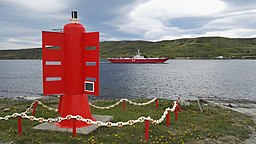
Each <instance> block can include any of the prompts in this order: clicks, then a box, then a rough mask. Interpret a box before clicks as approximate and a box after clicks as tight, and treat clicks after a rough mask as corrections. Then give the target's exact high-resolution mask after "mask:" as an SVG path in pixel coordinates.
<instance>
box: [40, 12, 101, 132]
mask: <svg viewBox="0 0 256 144" xmlns="http://www.w3.org/2000/svg"><path fill="white" fill-rule="evenodd" d="M70 21H71V22H70V23H69V24H66V25H65V26H64V31H62V32H49V31H43V32H42V57H43V94H44V95H50V94H61V97H60V103H59V109H58V111H59V114H60V116H61V117H66V116H67V115H80V116H82V117H84V118H90V119H93V117H92V115H91V112H90V106H89V102H88V96H87V95H88V94H90V95H94V96H98V95H99V33H98V32H91V33H88V32H86V31H85V28H84V26H83V25H82V24H80V23H79V20H78V18H77V12H76V11H72V18H71V20H70ZM72 124H73V123H72V121H71V120H65V121H62V122H60V123H58V125H59V126H60V127H68V128H71V127H72ZM76 125H77V127H83V126H86V125H87V124H86V123H84V122H81V121H77V124H76Z"/></svg>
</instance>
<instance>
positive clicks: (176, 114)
mask: <svg viewBox="0 0 256 144" xmlns="http://www.w3.org/2000/svg"><path fill="white" fill-rule="evenodd" d="M174 114H175V120H176V121H177V120H178V110H177V108H175V110H174Z"/></svg>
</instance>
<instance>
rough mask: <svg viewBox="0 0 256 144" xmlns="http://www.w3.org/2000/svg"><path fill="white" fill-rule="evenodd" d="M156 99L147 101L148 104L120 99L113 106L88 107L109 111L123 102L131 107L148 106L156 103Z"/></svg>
mask: <svg viewBox="0 0 256 144" xmlns="http://www.w3.org/2000/svg"><path fill="white" fill-rule="evenodd" d="M156 100H157V98H153V99H152V100H150V101H148V102H145V103H136V102H133V101H130V100H128V99H120V100H119V101H118V102H116V103H115V104H113V105H110V106H105V107H102V106H96V105H93V104H91V103H89V104H90V106H92V107H93V108H97V109H102V110H103V109H110V108H114V107H115V106H118V105H119V104H120V103H122V102H123V101H127V102H128V103H129V104H132V105H136V106H145V105H149V104H151V103H153V102H154V101H156Z"/></svg>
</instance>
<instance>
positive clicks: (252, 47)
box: [0, 37, 256, 59]
mask: <svg viewBox="0 0 256 144" xmlns="http://www.w3.org/2000/svg"><path fill="white" fill-rule="evenodd" d="M137 48H139V49H140V50H141V52H142V54H143V55H145V56H146V57H169V58H183V59H184V58H191V59H193V58H194V59H212V58H214V57H218V56H223V57H224V58H228V59H236V58H239V59H240V58H250V59H255V58H256V38H223V37H199V38H184V39H177V40H165V41H158V42H149V41H105V42H101V43H100V55H101V58H103V59H105V58H107V57H131V56H133V55H135V53H136V52H137ZM41 55H42V54H41V48H37V49H24V50H2V51H0V59H41Z"/></svg>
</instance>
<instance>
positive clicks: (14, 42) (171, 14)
mask: <svg viewBox="0 0 256 144" xmlns="http://www.w3.org/2000/svg"><path fill="white" fill-rule="evenodd" d="M73 9H76V10H77V11H78V15H79V18H80V20H81V23H82V24H84V26H85V28H86V31H99V32H100V40H101V41H112V40H148V41H159V40H171V39H178V38H191V37H201V36H223V37H231V38H251V37H256V0H0V18H1V19H0V50H3V49H21V48H32V47H40V46H41V33H42V30H52V29H54V28H63V26H64V25H65V24H66V23H68V19H69V18H70V12H71V11H72V10H73Z"/></svg>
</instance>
